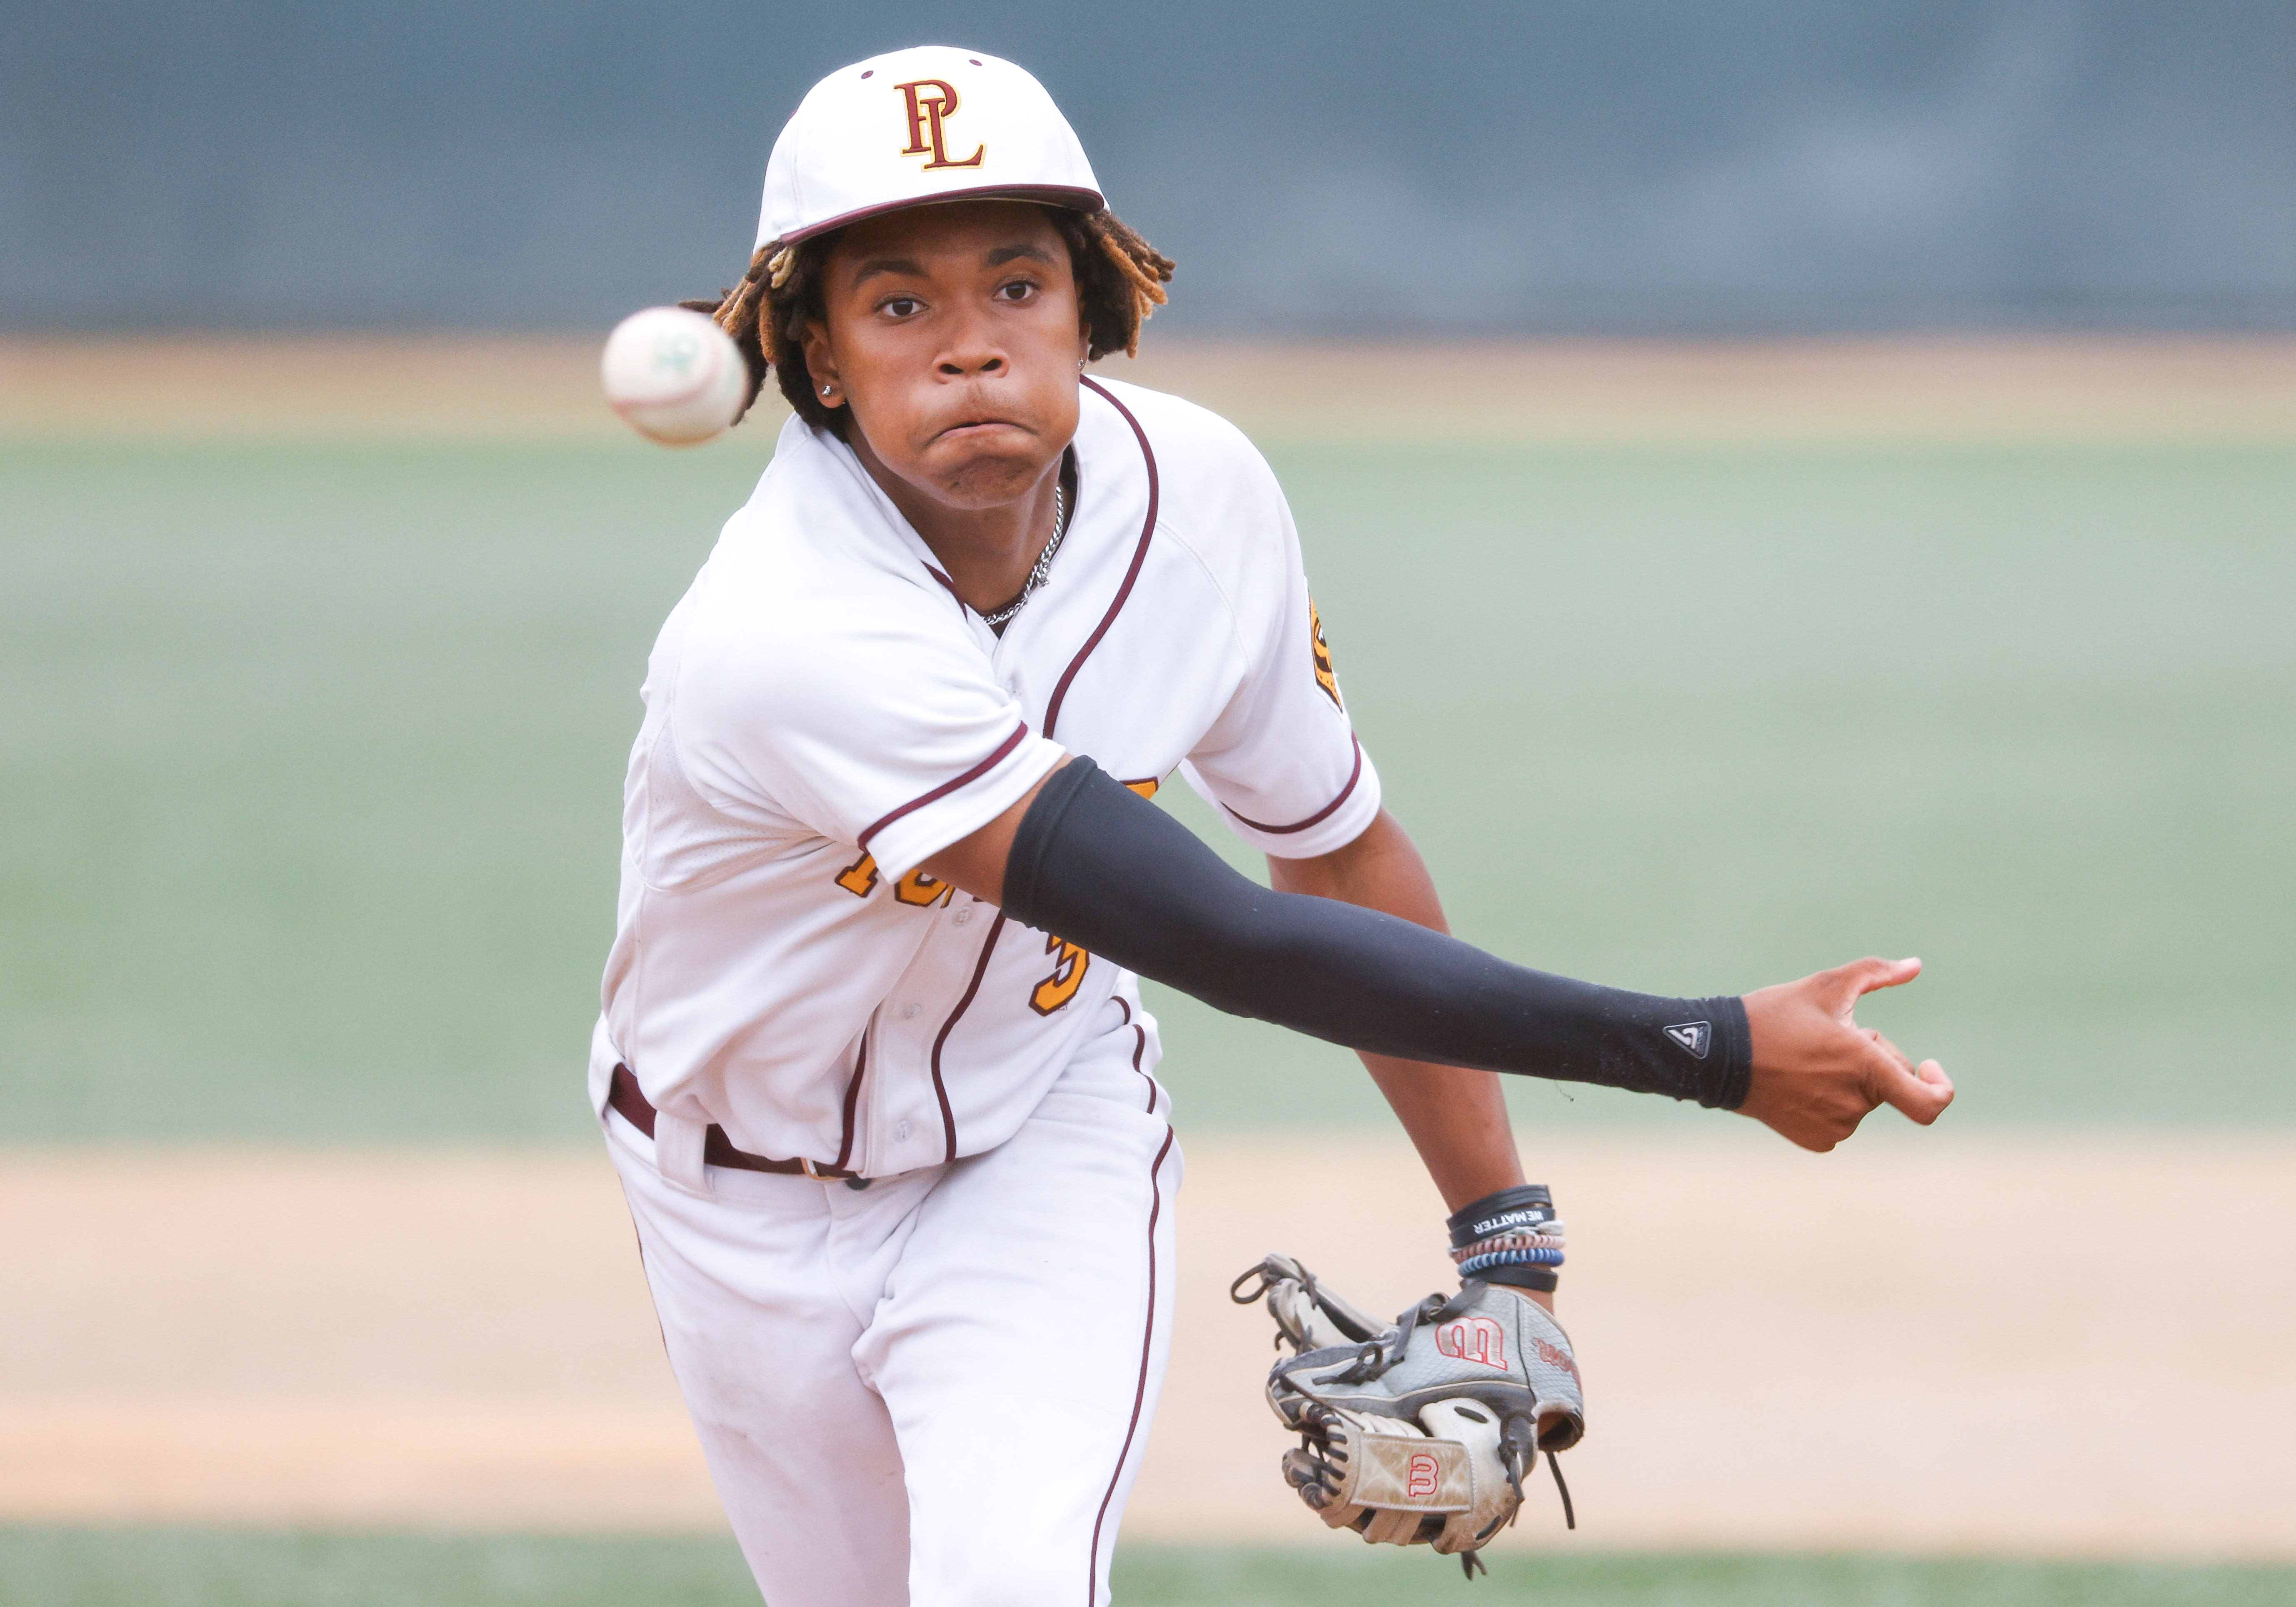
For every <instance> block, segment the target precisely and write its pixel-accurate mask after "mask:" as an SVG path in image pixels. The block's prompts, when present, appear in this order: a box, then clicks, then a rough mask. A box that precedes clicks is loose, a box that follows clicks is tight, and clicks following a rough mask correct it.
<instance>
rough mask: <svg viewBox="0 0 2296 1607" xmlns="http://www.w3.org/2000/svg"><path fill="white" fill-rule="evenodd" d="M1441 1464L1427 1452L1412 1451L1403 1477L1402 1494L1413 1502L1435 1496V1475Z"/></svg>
mask: <svg viewBox="0 0 2296 1607" xmlns="http://www.w3.org/2000/svg"><path fill="white" fill-rule="evenodd" d="M1442 1466H1443V1464H1441V1463H1439V1462H1438V1461H1436V1460H1435V1457H1434V1455H1433V1453H1431V1452H1429V1451H1414V1452H1412V1453H1411V1463H1410V1466H1409V1469H1408V1471H1407V1472H1406V1475H1405V1480H1404V1487H1403V1493H1404V1494H1405V1495H1406V1496H1410V1497H1411V1498H1412V1499H1414V1500H1421V1499H1426V1498H1431V1497H1432V1496H1434V1494H1435V1487H1436V1475H1437V1474H1438V1473H1439V1472H1440V1471H1441V1469H1442Z"/></svg>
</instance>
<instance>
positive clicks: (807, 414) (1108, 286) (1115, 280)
mask: <svg viewBox="0 0 2296 1607" xmlns="http://www.w3.org/2000/svg"><path fill="white" fill-rule="evenodd" d="M1046 212H1047V213H1048V214H1049V215H1050V216H1051V217H1052V221H1053V226H1054V228H1056V229H1058V230H1059V231H1060V234H1061V238H1062V240H1064V241H1066V242H1068V248H1069V265H1070V268H1071V270H1072V271H1073V272H1074V273H1075V275H1076V285H1077V305H1078V309H1079V311H1081V312H1082V314H1083V316H1084V324H1085V329H1086V355H1087V358H1088V359H1090V360H1094V361H1097V360H1098V359H1099V358H1101V357H1106V356H1107V355H1108V354H1109V353H1110V352H1111V351H1117V350H1119V349H1120V350H1121V351H1122V352H1123V353H1124V355H1125V356H1127V357H1137V356H1138V355H1139V352H1140V326H1141V325H1142V324H1144V323H1146V322H1147V321H1148V317H1149V315H1150V314H1152V313H1153V312H1154V311H1155V310H1156V309H1157V308H1158V307H1161V306H1163V305H1164V302H1165V299H1166V297H1165V292H1164V286H1165V285H1166V284H1168V283H1170V282H1171V278H1172V268H1173V266H1174V264H1173V262H1172V259H1171V258H1169V257H1166V256H1164V255H1162V254H1161V253H1160V252H1159V251H1158V250H1156V248H1155V247H1153V246H1152V245H1150V244H1149V243H1148V242H1146V241H1145V240H1144V239H1142V238H1141V237H1140V235H1139V234H1138V233H1137V232H1136V230H1134V229H1133V227H1132V226H1131V225H1129V224H1128V223H1126V222H1125V221H1124V220H1123V219H1122V218H1120V217H1118V216H1117V215H1116V214H1115V213H1113V212H1111V211H1110V210H1108V209H1106V208H1105V207H1103V208H1102V209H1100V210H1099V211H1097V212H1075V211H1070V210H1069V209H1065V208H1059V207H1048V208H1046ZM841 233H842V231H841V230H839V231H832V232H831V233H829V234H818V235H816V236H815V237H814V238H813V239H811V240H808V241H806V242H803V243H801V244H799V245H796V246H784V245H783V244H781V243H780V242H778V241H769V242H767V243H766V244H764V245H761V246H759V247H758V250H757V254H756V255H754V256H752V257H751V258H750V271H749V272H748V273H746V274H744V275H742V282H741V283H739V284H737V285H735V286H734V287H733V288H732V289H731V290H726V291H719V292H718V294H717V299H716V300H715V301H710V300H697V301H681V302H679V303H678V305H679V306H681V307H690V308H692V309H693V311H695V312H697V313H702V314H706V315H707V316H709V317H711V318H713V319H715V320H717V326H718V327H719V328H720V329H723V330H724V331H725V332H726V333H727V334H729V335H731V336H733V337H734V345H735V346H736V347H737V348H740V350H741V353H742V361H743V362H744V363H746V364H747V365H749V369H750V394H749V396H748V397H747V398H745V399H744V400H743V402H742V415H746V414H748V413H749V410H750V407H751V406H755V405H756V402H757V399H758V392H759V391H760V390H762V389H765V383H766V374H767V371H768V370H772V371H774V372H775V377H776V378H777V379H778V380H779V381H781V389H782V395H783V397H785V398H788V400H789V405H790V406H791V408H792V409H793V410H794V411H795V412H796V414H797V415H798V416H799V418H801V419H803V420H804V421H805V422H807V423H808V424H811V425H814V426H815V427H816V428H817V429H822V430H828V431H829V432H830V433H831V434H832V435H834V436H836V437H837V439H840V440H843V439H846V437H845V431H846V428H847V425H848V424H849V422H850V421H851V419H852V410H851V409H849V408H845V407H824V406H822V403H821V397H820V395H819V393H818V391H817V390H816V387H815V385H814V381H813V375H812V373H811V371H810V370H808V368H807V367H806V363H805V326H806V324H807V322H808V320H810V319H814V318H818V317H821V316H823V300H822V294H821V269H822V265H823V264H824V263H825V262H826V261H828V259H829V253H830V251H831V250H832V249H833V248H834V247H835V246H836V243H837V240H838V235H839V234H841ZM735 422H740V418H739V416H737V418H736V420H735Z"/></svg>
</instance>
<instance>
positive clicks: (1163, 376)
mask: <svg viewBox="0 0 2296 1607" xmlns="http://www.w3.org/2000/svg"><path fill="white" fill-rule="evenodd" d="M1151 334H1152V335H1153V334H1154V331H1153V330H1152V331H1151ZM601 338H603V331H602V332H600V335H599V337H598V338H591V337H534V338H524V339H520V338H508V337H500V336H480V335H433V336H423V337H407V338H398V339H390V338H379V337H355V336H315V337H301V338H290V337H245V338H237V339H225V338H201V337H168V338H159V337H86V338H74V339H69V340H31V339H26V338H21V337H17V338H0V438H6V437H15V438H18V439H26V438H29V439H39V438H43V437H57V436H62V437H73V436H87V435H113V436H116V435H139V436H160V437H176V438H185V439H216V438H223V439H313V438H321V439H339V438H343V437H350V438H355V439H356V438H365V437H374V438H394V437H397V438H405V437H430V438H442V437H443V438H447V439H599V440H617V439H619V440H627V439H630V438H629V437H628V435H627V431H626V430H623V428H622V426H621V425H620V424H619V422H617V421H616V420H615V419H614V418H613V417H612V415H611V414H610V413H608V411H607V410H606V407H605V405H604V403H603V400H602V399H601V398H600V395H599V389H598V378H597V357H598V346H599V339H601ZM1096 372H1100V373H1106V374H1109V375H1112V376H1114V377H1117V378H1119V379H1133V380H1137V381H1140V382H1142V383H1144V384H1147V385H1151V386H1154V387H1157V388H1159V389H1168V390H1172V391H1177V393H1179V394H1181V395H1183V396H1186V397H1189V398H1192V399H1193V400H1196V401H1200V402H1202V403H1203V404H1205V405H1206V406H1210V407H1212V408H1214V409H1216V410H1217V411H1219V412H1221V413H1224V414H1227V415H1228V416H1230V417H1232V418H1234V420H1236V421H1237V422H1239V423H1241V424H1242V425H1244V426H1245V428H1247V429H1249V430H1252V431H1254V432H1255V433H1257V434H1259V435H1262V436H1264V437H1269V438H1296V439H1322V440H1349V439H1378V440H1388V441H1395V440H1404V441H1413V440H1427V441H1436V440H1493V439H1499V440H1551V441H1597V442H1599V441H1612V440H1642V441H1648V440H1652V439H1659V440H1665V439H1693V440H1699V439H1714V440H1738V439H2019V438H2041V439H2062V438H2065V437H2092V438H2094V437H2101V438H2106V439H2113V438H2136V437H2144V438H2153V439H2158V438H2161V437H2164V436H2166V437H2172V438H2175V437H2193V436H2204V437H2221V438H2229V439H2288V438H2290V437H2291V436H2296V340H2292V339H2288V338H2285V337H2270V338H2263V337H2259V338H2245V339H2236V340H2235V339H2210V340H2202V339H2174V338H2143V339H2130V338H2120V339H2105V338H2064V339H2038V338H2017V339H1989V340H1976V339H1971V340H1951V339H1927V340H1792V341H1769V342H1719V341H1718V342H1708V343H1687V342H1661V341H1652V342H1622V341H1552V342H1530V341H1521V340H1488V341H1480V342H1475V343H1457V342H1454V343H1427V344H1410V345H1405V344H1392V345H1378V344H1364V343H1345V342H1332V343H1323V344H1275V343H1268V342H1253V341H1218V342H1214V341H1205V340H1193V341H1192V340H1171V341H1163V340H1156V339H1151V340H1149V342H1148V344H1147V346H1146V348H1145V350H1144V356H1143V357H1141V358H1140V359H1139V360H1138V361H1137V362H1128V361H1127V360H1125V359H1123V358H1120V357H1119V358H1111V359H1109V360H1108V361H1106V362H1104V363H1103V364H1102V365H1099V368H1098V370H1097V371H1096ZM781 416H782V410H781V406H780V402H779V398H778V397H777V396H775V394H774V393H773V392H772V391H770V390H768V392H767V398H766V403H765V405H764V411H763V413H761V414H760V416H759V417H758V419H757V420H754V421H752V422H750V424H749V425H747V426H745V427H744V430H743V433H742V437H739V438H736V439H747V438H748V437H749V434H750V431H752V430H757V431H758V433H763V431H762V430H759V429H758V427H759V426H760V425H764V426H766V427H767V428H777V427H778V424H779V420H780V417H781Z"/></svg>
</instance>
